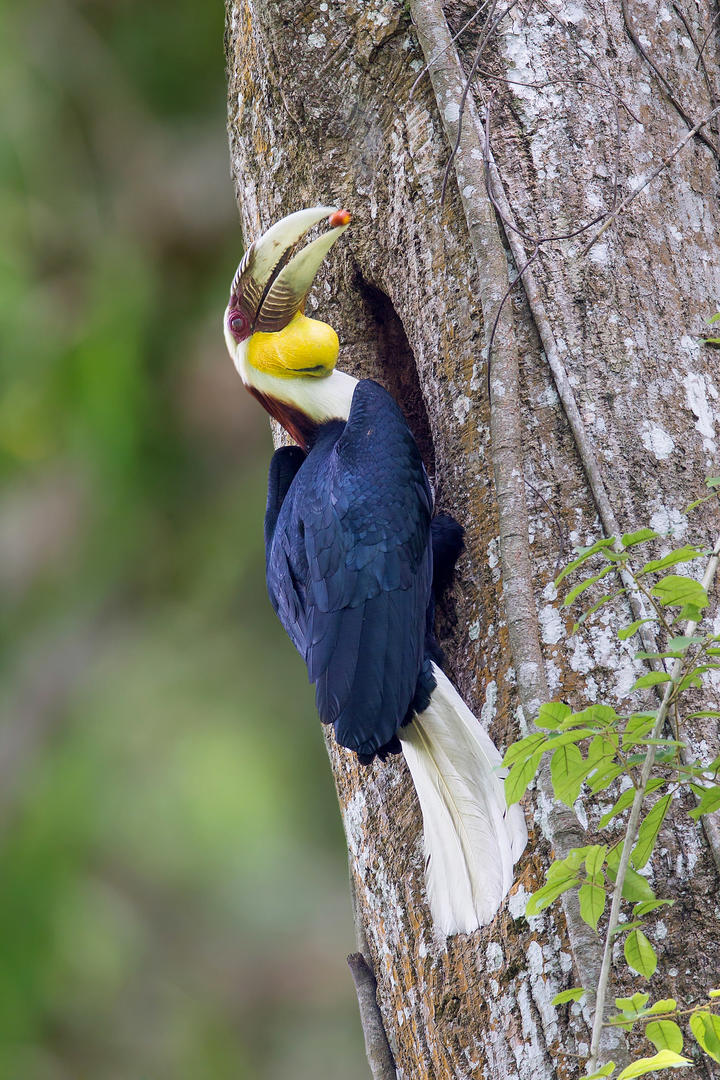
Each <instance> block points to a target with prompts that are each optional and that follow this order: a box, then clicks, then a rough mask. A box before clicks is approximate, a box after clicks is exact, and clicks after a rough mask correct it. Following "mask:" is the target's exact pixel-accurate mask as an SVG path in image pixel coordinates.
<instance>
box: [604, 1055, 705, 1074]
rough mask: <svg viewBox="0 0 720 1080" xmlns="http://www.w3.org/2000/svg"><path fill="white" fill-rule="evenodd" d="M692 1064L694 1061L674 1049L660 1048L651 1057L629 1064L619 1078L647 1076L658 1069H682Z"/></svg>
mask: <svg viewBox="0 0 720 1080" xmlns="http://www.w3.org/2000/svg"><path fill="white" fill-rule="evenodd" d="M687 1065H692V1061H688V1059H687V1058H684V1057H682V1056H681V1055H680V1054H676V1053H675V1051H674V1050H660V1051H659V1053H657V1054H655V1055H654V1056H653V1057H651V1058H638V1060H637V1061H633V1063H632V1064H631V1065H628V1066H627V1068H626V1069H623V1071H622V1072H621V1073H620V1075H619V1076H618V1078H617V1080H631V1078H632V1077H633V1076H645V1075H646V1073H649V1072H656V1071H657V1070H658V1069H682V1068H685V1066H687Z"/></svg>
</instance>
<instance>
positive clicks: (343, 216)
mask: <svg viewBox="0 0 720 1080" xmlns="http://www.w3.org/2000/svg"><path fill="white" fill-rule="evenodd" d="M351 217H352V215H351V214H350V212H349V211H348V210H336V211H335V212H334V213H332V214H331V215H330V217H329V218H328V223H329V224H330V225H332V227H333V229H336V228H337V227H338V226H339V225H347V224H349V222H350V220H351Z"/></svg>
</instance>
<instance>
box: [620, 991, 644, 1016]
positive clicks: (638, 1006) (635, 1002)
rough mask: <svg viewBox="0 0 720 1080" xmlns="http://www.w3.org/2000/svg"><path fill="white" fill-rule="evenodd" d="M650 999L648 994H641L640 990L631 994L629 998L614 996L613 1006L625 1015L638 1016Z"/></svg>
mask: <svg viewBox="0 0 720 1080" xmlns="http://www.w3.org/2000/svg"><path fill="white" fill-rule="evenodd" d="M649 1000H650V995H649V994H642V993H640V991H638V992H637V994H633V996H632V997H630V998H615V1008H616V1009H619V1010H620V1012H621V1013H624V1015H625V1016H632V1017H635V1016H638V1015H639V1014H640V1013H641V1012H642V1010H643V1009H644V1008H645V1006H646V1005H647V1003H648V1001H649Z"/></svg>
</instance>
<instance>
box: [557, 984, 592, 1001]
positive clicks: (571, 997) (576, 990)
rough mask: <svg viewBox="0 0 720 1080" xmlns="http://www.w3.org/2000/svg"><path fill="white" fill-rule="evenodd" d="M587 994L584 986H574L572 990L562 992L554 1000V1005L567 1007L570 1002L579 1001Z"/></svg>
mask: <svg viewBox="0 0 720 1080" xmlns="http://www.w3.org/2000/svg"><path fill="white" fill-rule="evenodd" d="M586 993H587V990H585V989H584V988H583V987H582V986H573V987H572V988H571V989H570V990H562V991H561V992H560V993H559V994H556V995H555V997H554V998H553V999H552V1004H553V1005H565V1003H566V1002H568V1001H579V1000H580V998H581V997H584V996H585V994H586Z"/></svg>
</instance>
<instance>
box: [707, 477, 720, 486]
mask: <svg viewBox="0 0 720 1080" xmlns="http://www.w3.org/2000/svg"><path fill="white" fill-rule="evenodd" d="M705 487H709V488H716V487H720V476H708V477H707V479H706V480H705Z"/></svg>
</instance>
